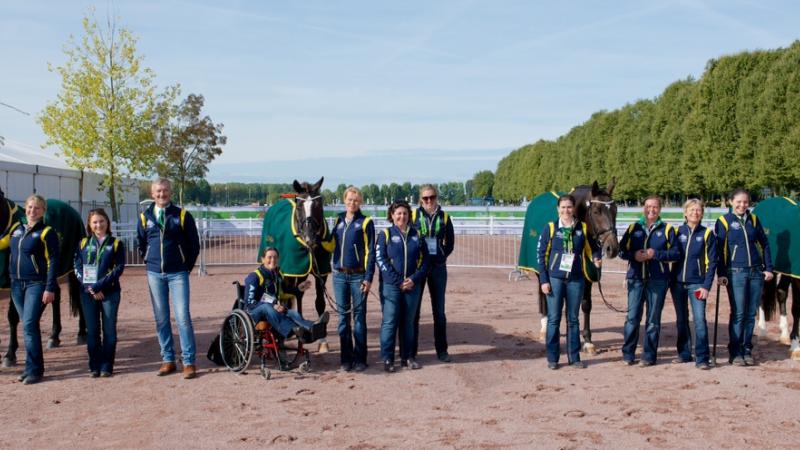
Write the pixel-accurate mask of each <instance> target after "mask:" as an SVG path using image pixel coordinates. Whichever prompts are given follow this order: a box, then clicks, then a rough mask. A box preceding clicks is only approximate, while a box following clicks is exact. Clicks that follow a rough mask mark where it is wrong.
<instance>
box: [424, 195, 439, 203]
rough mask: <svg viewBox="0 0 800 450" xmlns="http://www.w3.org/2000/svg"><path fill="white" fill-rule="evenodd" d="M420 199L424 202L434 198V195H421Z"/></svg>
mask: <svg viewBox="0 0 800 450" xmlns="http://www.w3.org/2000/svg"><path fill="white" fill-rule="evenodd" d="M422 200H424V201H426V202H430V201H433V200H436V196H435V195H429V196H427V197H422Z"/></svg>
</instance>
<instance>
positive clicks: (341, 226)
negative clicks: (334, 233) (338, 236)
mask: <svg viewBox="0 0 800 450" xmlns="http://www.w3.org/2000/svg"><path fill="white" fill-rule="evenodd" d="M336 228H344V222H339V225H337V226H336Z"/></svg>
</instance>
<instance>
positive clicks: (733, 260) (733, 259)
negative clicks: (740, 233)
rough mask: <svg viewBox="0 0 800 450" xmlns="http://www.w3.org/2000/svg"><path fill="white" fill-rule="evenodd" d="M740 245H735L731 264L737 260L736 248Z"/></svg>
mask: <svg viewBox="0 0 800 450" xmlns="http://www.w3.org/2000/svg"><path fill="white" fill-rule="evenodd" d="M737 247H739V246H738V245H734V246H733V252H731V266H733V263H734V262H735V261H736V248H737Z"/></svg>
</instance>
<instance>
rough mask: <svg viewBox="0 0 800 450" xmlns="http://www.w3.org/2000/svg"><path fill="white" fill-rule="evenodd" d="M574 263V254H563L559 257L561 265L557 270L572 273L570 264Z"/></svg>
mask: <svg viewBox="0 0 800 450" xmlns="http://www.w3.org/2000/svg"><path fill="white" fill-rule="evenodd" d="M573 261H575V254H574V253H564V254H562V255H561V263H560V264H559V265H558V269H559V270H563V271H564V272H571V271H572V262H573Z"/></svg>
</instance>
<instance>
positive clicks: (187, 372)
mask: <svg viewBox="0 0 800 450" xmlns="http://www.w3.org/2000/svg"><path fill="white" fill-rule="evenodd" d="M192 378H197V367H195V365H194V364H187V365H185V366H183V379H184V380H191V379H192Z"/></svg>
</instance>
